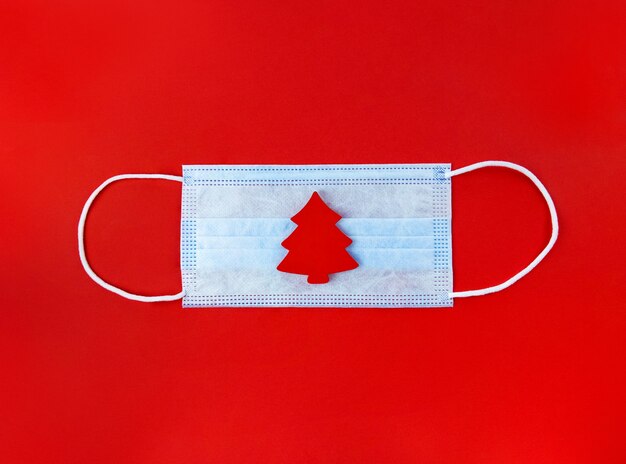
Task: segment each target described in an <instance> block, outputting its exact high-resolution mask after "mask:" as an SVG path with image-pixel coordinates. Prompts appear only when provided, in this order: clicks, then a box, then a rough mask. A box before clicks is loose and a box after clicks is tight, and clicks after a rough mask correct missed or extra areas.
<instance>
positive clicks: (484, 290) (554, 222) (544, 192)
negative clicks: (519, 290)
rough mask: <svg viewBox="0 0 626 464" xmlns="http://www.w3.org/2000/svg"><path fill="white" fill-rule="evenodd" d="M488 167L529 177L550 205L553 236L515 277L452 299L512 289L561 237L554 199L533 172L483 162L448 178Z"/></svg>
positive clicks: (451, 172) (461, 169)
mask: <svg viewBox="0 0 626 464" xmlns="http://www.w3.org/2000/svg"><path fill="white" fill-rule="evenodd" d="M486 167H501V168H508V169H513V170H514V171H517V172H520V173H522V174H524V175H525V176H526V177H528V178H529V179H530V180H531V181H532V183H533V184H535V186H536V187H537V188H538V189H539V191H540V192H541V195H543V198H544V200H545V201H546V203H547V205H548V209H549V210H550V221H551V222H552V235H551V236H550V240H549V241H548V244H547V245H546V247H545V248H544V249H543V250H542V251H541V253H539V254H538V255H537V257H536V258H535V259H533V260H532V262H531V263H530V264H529V265H528V266H526V267H525V268H524V269H522V270H521V271H520V272H518V273H517V274H515V275H514V276H513V277H511V278H510V279H508V280H507V281H505V282H503V283H501V284H500V285H494V286H493V287H487V288H480V289H477V290H467V291H463V292H450V293H449V294H448V296H449V297H450V298H465V297H468V296H479V295H487V294H489V293H495V292H499V291H501V290H504V289H505V288H508V287H510V286H511V285H513V284H514V283H515V282H517V281H518V280H520V279H521V278H522V277H524V276H525V275H526V274H528V273H529V272H530V271H532V270H533V269H534V268H535V267H536V266H537V265H538V264H539V263H540V262H541V261H542V260H543V258H545V257H546V255H547V254H548V253H549V252H550V250H551V249H552V247H553V246H554V244H555V242H556V239H557V237H558V236H559V219H558V217H557V214H556V208H555V207H554V202H553V201H552V197H551V196H550V194H549V193H548V190H547V189H546V188H545V186H544V185H543V184H542V183H541V181H540V180H539V179H538V178H537V176H535V175H534V174H533V173H532V172H530V171H529V170H528V169H526V168H525V167H523V166H520V165H519V164H515V163H509V162H508V161H483V162H481V163H476V164H470V165H469V166H465V167H464V168H460V169H455V170H454V171H450V172H448V173H446V177H447V178H450V177H453V176H458V175H459V174H465V173H466V172H470V171H475V170H476V169H481V168H486Z"/></svg>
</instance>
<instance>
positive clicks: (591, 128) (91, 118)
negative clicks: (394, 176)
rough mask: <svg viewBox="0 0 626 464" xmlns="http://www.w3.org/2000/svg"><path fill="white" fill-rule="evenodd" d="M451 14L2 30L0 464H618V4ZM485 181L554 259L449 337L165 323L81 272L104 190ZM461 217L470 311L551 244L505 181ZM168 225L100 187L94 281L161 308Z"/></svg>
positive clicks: (221, 11)
mask: <svg viewBox="0 0 626 464" xmlns="http://www.w3.org/2000/svg"><path fill="white" fill-rule="evenodd" d="M465 3H467V5H466V4H463V2H452V1H440V0H437V1H428V2H423V1H419V2H415V1H391V2H384V1H378V2H363V1H361V2H352V1H311V2H305V1H291V2H287V1H281V2H264V1H256V2H250V1H225V0H220V1H208V2H199V1H190V0H178V1H150V2H126V1H111V0H108V1H106V2H104V1H102V2H100V1H97V2H96V1H92V2H80V1H62V2H44V1H41V2H37V1H4V2H2V3H1V5H0V37H1V39H2V40H1V42H0V153H1V154H2V170H1V171H0V172H1V174H0V175H1V176H2V177H1V179H0V189H1V190H0V197H1V198H2V201H1V208H2V209H1V214H2V217H3V221H2V222H3V226H2V229H1V232H0V234H1V235H0V239H1V243H2V259H1V263H2V264H1V265H0V282H2V292H1V297H0V298H1V314H0V320H1V321H0V353H1V354H0V356H1V358H0V368H1V371H0V372H1V373H0V376H1V377H2V378H1V382H0V392H1V393H0V395H1V400H0V455H1V460H2V462H6V463H31V462H33V463H35V462H36V463H42V462H46V463H86V462H89V463H100V462H103V463H110V462H116V463H161V462H162V463H172V462H181V463H183V462H184V463H196V462H197V463H205V462H216V463H231V462H232V463H235V462H286V463H287V462H288V463H293V462H311V463H328V462H348V463H353V462H395V463H405V462H406V463H413V462H438V463H459V462H465V463H503V462H505V463H527V462H541V463H544V462H545V463H563V462H568V463H599V462H601V463H623V462H626V441H625V440H624V436H625V434H626V395H625V394H624V392H625V390H626V370H625V367H626V362H625V359H626V308H625V306H626V305H625V304H624V301H623V296H622V293H623V280H624V279H623V278H624V258H626V256H625V252H624V240H623V232H624V226H625V224H626V219H625V215H624V206H623V200H624V193H625V189H624V174H626V172H625V171H626V169H625V167H626V162H625V158H624V157H625V154H626V153H625V148H626V130H625V129H626V104H625V103H626V86H625V77H626V47H625V46H624V44H625V38H626V35H625V33H624V32H623V31H624V29H625V28H626V21H625V19H626V14H625V11H624V7H623V2H620V1H615V2H598V1H593V2H592V1H589V2H579V1H557V2H546V1H545V0H540V1H539V0H531V1H524V2H513V1H509V2H496V1H491V2H484V1H478V2H465ZM129 4H130V5H129ZM469 4H471V6H469ZM484 159H505V160H510V161H514V162H518V163H521V164H523V165H525V166H527V167H528V168H530V169H531V170H533V171H534V172H536V174H537V175H538V176H539V177H540V178H541V179H542V180H543V181H544V182H545V183H546V185H547V186H548V187H549V189H550V191H551V192H552V194H553V196H554V200H555V202H556V205H557V208H558V211H559V213H560V218H561V223H562V233H561V237H560V238H559V241H558V242H557V244H556V247H555V249H554V251H553V252H552V253H551V254H550V255H549V256H548V258H547V259H546V260H545V261H544V262H543V263H542V264H541V265H540V266H539V267H538V268H537V269H536V270H535V271H534V272H533V273H532V274H530V275H529V276H528V277H526V278H525V279H523V280H522V281H521V282H519V283H518V284H517V285H515V286H514V287H512V288H511V289H509V290H507V291H505V292H503V293H499V294H495V295H491V296H485V297H479V298H472V299H464V300H458V301H457V303H456V305H455V307H454V309H443V310H442V309H422V310H408V309H406V310H377V309H367V310H362V309H360V310H350V309H295V310H292V309H210V310H209V309H200V310H182V309H181V307H180V302H173V303H162V304H142V303H136V302H132V301H127V300H124V299H122V298H120V297H118V296H116V295H114V294H111V293H108V292H106V291H105V290H103V289H102V288H100V287H98V286H97V285H95V284H94V283H93V282H92V281H91V280H89V278H88V277H87V276H86V275H85V274H84V272H83V270H82V268H81V266H80V263H79V260H78V256H77V246H76V224H77V221H78V216H79V213H80V210H81V208H82V205H83V202H84V201H85V199H86V198H87V196H88V195H89V193H90V192H91V191H92V190H93V189H94V188H95V187H96V186H97V185H98V184H99V183H100V182H101V181H103V180H104V179H105V178H107V177H109V176H111V175H114V174H118V173H128V172H131V173H132V172H161V173H173V174H177V173H180V169H181V165H182V164H185V163H356V162H359V163H379V162H399V163H406V162H452V163H453V165H454V166H455V167H461V166H463V165H466V164H469V163H472V162H475V161H479V160H484ZM453 197H454V199H453V210H454V235H453V237H454V266H455V288H456V289H458V290H464V289H469V288H474V287H480V286H485V285H490V284H495V283H499V282H500V281H502V280H504V279H505V278H506V277H508V276H510V275H511V274H512V273H514V272H516V271H517V270H519V269H520V268H521V267H523V266H524V265H525V264H526V263H527V262H528V261H530V259H531V258H532V257H533V256H534V254H536V253H537V252H538V251H539V250H540V249H541V248H542V247H543V245H544V244H545V243H546V241H547V239H548V235H549V224H548V214H547V210H546V207H545V205H544V204H543V202H542V199H541V197H540V195H539V193H538V192H537V191H536V190H535V189H534V188H533V187H532V184H531V183H530V182H528V181H527V180H525V179H524V178H523V177H522V176H520V175H519V174H516V173H513V172H506V171H504V170H499V169H490V170H484V171H481V172H476V173H471V174H467V175H465V176H461V177H459V178H455V179H454V181H453ZM179 219H180V186H179V185H177V184H174V183H168V182H156V181H154V182H148V181H129V182H126V183H123V184H119V185H115V186H112V187H111V188H109V189H108V190H107V191H106V195H104V196H103V197H102V198H101V199H100V200H98V202H97V203H96V204H95V205H94V208H93V214H92V215H91V217H90V220H89V223H88V227H87V231H88V253H89V254H90V256H91V257H92V262H93V266H94V268H95V270H96V271H97V272H99V273H101V274H102V275H103V276H105V277H106V278H107V279H109V280H110V281H112V282H113V283H115V284H118V285H122V286H124V287H125V288H128V289H130V290H133V291H136V292H145V293H163V292H177V291H178V290H179V286H180V275H179V264H178V260H179V251H178V243H179Z"/></svg>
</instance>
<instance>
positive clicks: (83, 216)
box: [78, 174, 185, 303]
mask: <svg viewBox="0 0 626 464" xmlns="http://www.w3.org/2000/svg"><path fill="white" fill-rule="evenodd" d="M124 179H165V180H174V181H177V182H182V181H183V178H182V177H180V176H171V175H168V174H121V175H119V176H113V177H111V178H109V179H107V180H105V181H104V182H103V183H102V184H101V185H100V187H98V188H97V189H95V190H94V191H93V193H92V194H91V195H90V196H89V198H88V199H87V201H86V202H85V206H83V211H82V213H80V219H79V221H78V255H79V256H80V262H81V264H82V265H83V268H85V272H86V273H87V275H88V276H89V277H91V278H92V279H93V281H94V282H95V283H97V284H98V285H100V286H101V287H104V288H106V289H107V290H109V291H110V292H113V293H117V294H118V295H120V296H123V297H124V298H128V299H129V300H135V301H143V302H144V303H151V302H155V301H174V300H179V299H181V298H182V297H183V296H184V295H185V291H184V290H183V291H181V292H179V293H177V294H175V295H157V296H144V295H135V294H134V293H129V292H127V291H125V290H122V289H121V288H118V287H115V286H114V285H111V284H110V283H108V282H105V281H104V280H103V279H102V278H101V277H100V276H98V274H96V273H95V272H94V271H93V269H91V266H90V265H89V262H88V261H87V255H86V254H85V240H84V235H85V221H86V220H87V213H88V212H89V208H90V207H91V204H92V203H93V201H94V200H95V199H96V197H97V196H98V194H99V193H100V192H102V190H104V189H105V188H106V186H107V185H109V184H111V183H113V182H116V181H118V180H124Z"/></svg>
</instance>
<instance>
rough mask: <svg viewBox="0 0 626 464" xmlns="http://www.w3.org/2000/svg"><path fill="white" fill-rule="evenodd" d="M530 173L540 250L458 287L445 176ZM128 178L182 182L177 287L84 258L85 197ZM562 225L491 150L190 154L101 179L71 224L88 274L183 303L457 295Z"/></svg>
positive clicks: (395, 301) (385, 303)
mask: <svg viewBox="0 0 626 464" xmlns="http://www.w3.org/2000/svg"><path fill="white" fill-rule="evenodd" d="M489 166H494V167H503V168H509V169H513V170H515V171H518V172H520V173H522V174H524V175H525V176H527V177H528V178H529V179H530V180H531V181H532V182H533V183H534V184H535V186H537V188H538V189H539V190H540V192H541V193H542V195H543V197H544V199H545V201H546V203H547V205H548V208H549V210H550V216H551V221H552V236H551V238H550V240H549V242H548V244H547V246H546V247H545V248H544V249H543V251H542V252H541V253H540V254H539V255H538V256H537V257H536V258H535V259H534V260H533V261H532V262H531V263H530V264H529V265H528V266H527V267H526V268H524V269H522V270H521V271H520V272H519V273H517V274H516V275H515V276H513V277H511V278H510V279H508V280H507V281H506V282H503V283H502V284H500V285H496V286H493V287H488V288H483V289H478V290H468V291H454V290H453V272H452V236H451V220H452V211H451V202H450V200H451V178H452V177H453V176H456V175H459V174H463V173H466V172H469V171H473V170H475V169H479V168H483V167H489ZM123 179H166V180H172V181H178V182H182V213H181V274H182V286H183V289H182V291H181V292H179V293H177V294H175V295H161V296H143V295H137V294H134V293H130V292H128V291H126V290H122V289H121V288H118V287H115V286H113V285H111V284H109V283H107V282H105V281H104V280H103V279H102V278H101V277H99V276H98V275H96V274H95V272H94V271H93V270H92V269H91V267H90V266H89V263H88V261H87V257H86V254H85V247H84V227H85V221H86V218H87V214H88V211H89V208H90V206H91V204H92V202H93V201H94V199H95V198H96V196H97V195H98V194H99V193H100V192H101V191H102V190H103V189H104V188H105V187H106V186H107V185H109V184H111V183H112V182H116V181H119V180H123ZM557 236H558V219H557V215H556V210H555V207H554V203H553V201H552V199H551V197H550V195H549V193H548V191H547V190H546V188H545V187H544V186H543V184H542V183H541V182H540V181H539V179H537V177H536V176H535V175H534V174H532V173H531V172H530V171H529V170H527V169H526V168H524V167H522V166H519V165H517V164H514V163H509V162H505V161H486V162H482V163H477V164H473V165H470V166H467V167H464V168H461V169H457V170H454V171H453V170H451V169H450V165H449V164H364V165H358V164H354V165H353V164H344V165H196V166H183V176H182V177H180V176H173V175H165V174H123V175H119V176H115V177H112V178H110V179H108V180H107V181H105V182H104V183H103V184H102V185H100V186H99V187H98V188H97V189H96V190H95V191H94V192H93V193H92V194H91V196H90V197H89V199H88V200H87V202H86V204H85V206H84V208H83V211H82V214H81V217H80V220H79V225H78V243H79V255H80V259H81V262H82V264H83V267H84V268H85V271H86V272H87V274H88V275H89V276H90V277H91V278H92V279H93V280H94V281H95V282H96V283H98V284H99V285H101V286H102V287H104V288H106V289H107V290H110V291H112V292H114V293H117V294H118V295H120V296H123V297H125V298H129V299H132V300H137V301H143V302H156V301H172V300H177V299H181V298H182V304H183V306H184V307H215V306H222V307H224V306H231V307H240V306H254V307H260V306H272V307H276V306H288V307H293V306H296V307H297V306H301V307H411V308H417V307H448V306H452V305H453V301H454V299H455V298H461V297H468V296H477V295H485V294H487V293H493V292H497V291H500V290H503V289H505V288H507V287H509V286H510V285H512V284H513V283H515V282H516V281H518V280H519V279H520V278H522V277H523V276H525V275H526V274H528V272H530V271H531V270H532V269H533V268H534V267H535V266H536V265H537V264H538V263H539V262H540V261H541V260H542V259H543V258H544V257H545V256H546V255H547V253H548V252H549V251H550V249H551V248H552V247H553V245H554V243H555V242H556V239H557Z"/></svg>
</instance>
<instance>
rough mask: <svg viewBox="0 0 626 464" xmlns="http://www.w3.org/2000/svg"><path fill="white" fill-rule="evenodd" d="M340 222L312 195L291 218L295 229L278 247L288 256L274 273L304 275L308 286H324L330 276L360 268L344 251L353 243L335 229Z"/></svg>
mask: <svg viewBox="0 0 626 464" xmlns="http://www.w3.org/2000/svg"><path fill="white" fill-rule="evenodd" d="M340 219H341V216H340V215H339V214H338V213H337V212H335V211H333V210H332V209H331V208H330V207H329V206H328V205H327V204H326V203H324V200H322V197H320V195H319V193H317V192H313V194H312V195H311V198H310V199H309V201H308V202H307V203H306V204H305V205H304V207H303V208H302V209H301V210H300V211H298V213H296V214H295V215H294V216H293V217H292V218H291V220H292V221H293V222H294V223H295V224H297V227H296V229H295V230H294V231H293V232H292V233H291V234H290V235H289V237H287V238H286V239H285V240H283V242H282V243H281V245H282V246H283V247H285V248H286V249H287V250H289V252H288V253H287V256H285V258H284V259H283V260H282V261H281V262H280V264H279V265H278V267H277V268H276V269H278V270H279V271H282V272H290V273H292V274H304V275H307V276H308V278H307V282H308V283H310V284H325V283H328V282H329V280H330V277H329V274H334V273H337V272H344V271H349V270H351V269H355V268H357V267H359V264H358V263H357V262H356V261H355V260H354V258H352V256H350V253H348V251H347V250H346V247H348V246H349V245H350V244H351V243H352V239H351V238H350V237H348V236H347V235H345V234H344V233H343V232H341V230H339V229H338V228H337V226H336V225H335V224H336V223H337V222H339V220H340Z"/></svg>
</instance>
